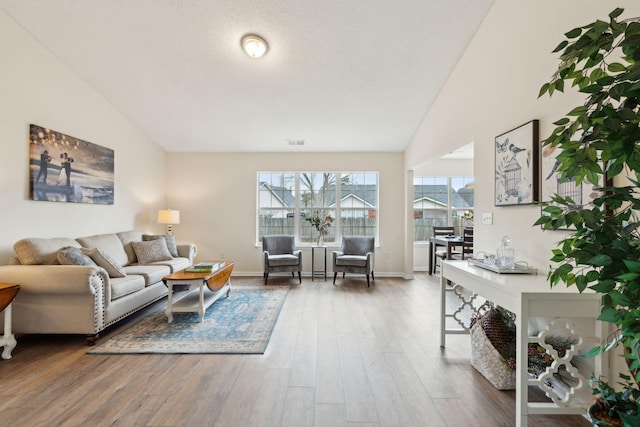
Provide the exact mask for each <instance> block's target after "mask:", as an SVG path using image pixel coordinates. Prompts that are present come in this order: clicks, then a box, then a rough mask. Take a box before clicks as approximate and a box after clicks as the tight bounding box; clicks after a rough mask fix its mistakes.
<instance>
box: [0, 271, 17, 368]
mask: <svg viewBox="0 0 640 427" xmlns="http://www.w3.org/2000/svg"><path fill="white" fill-rule="evenodd" d="M19 291H20V285H16V284H13V283H0V312H1V311H3V310H4V335H2V338H0V347H2V346H4V350H3V351H2V358H3V359H11V352H12V351H13V349H14V348H16V344H17V342H16V338H15V337H14V336H13V333H12V332H11V302H12V301H13V299H14V298H15V296H16V295H17V294H18V292H19Z"/></svg>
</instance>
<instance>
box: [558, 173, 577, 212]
mask: <svg viewBox="0 0 640 427" xmlns="http://www.w3.org/2000/svg"><path fill="white" fill-rule="evenodd" d="M557 182H558V191H557V193H558V196H561V197H565V198H570V199H571V200H573V204H572V205H570V207H574V208H575V207H580V206H582V183H580V184H579V185H576V178H575V177H571V178H568V179H562V178H561V175H560V174H558V177H557Z"/></svg>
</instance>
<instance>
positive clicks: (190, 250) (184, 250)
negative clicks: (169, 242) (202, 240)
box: [176, 243, 198, 264]
mask: <svg viewBox="0 0 640 427" xmlns="http://www.w3.org/2000/svg"><path fill="white" fill-rule="evenodd" d="M176 246H177V248H178V255H179V256H181V257H183V258H188V259H189V264H193V260H195V259H196V254H197V253H198V247H197V246H196V245H194V244H193V243H180V244H178V245H176Z"/></svg>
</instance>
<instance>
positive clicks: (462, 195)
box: [413, 176, 473, 242]
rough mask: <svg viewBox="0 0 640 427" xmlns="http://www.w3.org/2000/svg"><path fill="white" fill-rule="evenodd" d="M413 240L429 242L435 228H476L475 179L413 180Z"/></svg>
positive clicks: (443, 177)
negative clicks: (474, 211)
mask: <svg viewBox="0 0 640 427" xmlns="http://www.w3.org/2000/svg"><path fill="white" fill-rule="evenodd" d="M413 218H414V222H413V235H414V241H416V242H421V241H428V240H429V237H431V236H432V235H433V226H447V225H448V226H454V227H455V230H456V234H457V235H459V236H460V235H462V229H463V227H465V226H471V225H473V177H471V176H453V177H447V176H420V177H414V180H413Z"/></svg>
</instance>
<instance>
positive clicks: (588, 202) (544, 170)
mask: <svg viewBox="0 0 640 427" xmlns="http://www.w3.org/2000/svg"><path fill="white" fill-rule="evenodd" d="M560 153H561V149H560V148H559V147H552V146H550V145H544V143H541V144H540V201H541V202H550V201H551V197H552V196H553V195H554V194H558V195H560V196H562V197H568V198H571V200H573V202H574V203H573V204H572V205H570V206H569V209H571V210H574V211H580V210H582V209H585V208H592V207H593V206H594V205H593V201H594V200H595V199H596V198H598V197H600V194H601V192H600V191H599V190H597V189H598V188H599V187H603V186H605V185H611V180H610V179H607V180H605V178H604V176H600V180H599V182H598V185H593V184H592V183H590V182H589V181H587V180H585V181H583V182H581V183H580V184H576V180H575V179H571V178H569V179H562V176H561V174H560V173H559V172H558V166H560V162H558V161H557V160H556V158H557V157H558V154H560Z"/></svg>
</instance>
